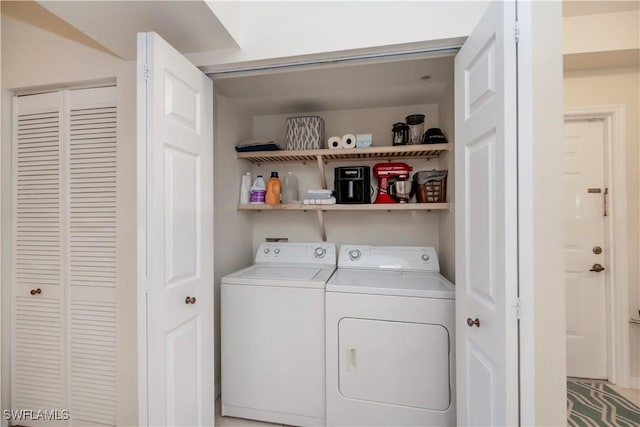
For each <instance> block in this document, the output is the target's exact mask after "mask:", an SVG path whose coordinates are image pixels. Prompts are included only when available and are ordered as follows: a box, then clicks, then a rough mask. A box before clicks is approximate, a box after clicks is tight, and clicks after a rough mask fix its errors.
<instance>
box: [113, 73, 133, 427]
mask: <svg viewBox="0 0 640 427" xmlns="http://www.w3.org/2000/svg"><path fill="white" fill-rule="evenodd" d="M117 99H118V104H117V105H118V128H117V141H118V148H117V158H118V172H117V187H116V188H117V194H116V197H117V202H116V206H117V207H118V217H117V232H116V234H117V236H118V247H117V248H118V249H117V255H116V263H117V265H118V269H117V272H116V274H117V282H116V283H117V286H116V301H118V312H117V316H116V331H117V345H118V349H119V351H117V353H116V358H117V366H118V371H117V381H116V390H117V394H118V396H117V406H116V407H117V409H118V411H117V412H118V413H117V417H116V423H117V425H121V426H127V425H136V424H137V423H138V405H137V400H138V374H137V372H138V369H137V366H138V358H137V351H136V348H137V342H138V336H137V328H136V326H135V325H136V323H137V320H138V318H137V307H138V306H137V294H138V292H137V271H138V270H137V251H136V249H137V245H136V236H137V212H136V209H135V206H136V203H137V194H136V185H135V182H136V174H137V167H136V165H137V156H136V143H137V139H136V138H137V121H136V114H137V113H136V111H137V109H136V63H135V61H130V62H126V63H124V64H123V65H122V66H121V67H120V71H119V72H118V74H117Z"/></svg>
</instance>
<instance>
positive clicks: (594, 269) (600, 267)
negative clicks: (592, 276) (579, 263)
mask: <svg viewBox="0 0 640 427" xmlns="http://www.w3.org/2000/svg"><path fill="white" fill-rule="evenodd" d="M602 270H604V267H603V266H602V265H600V264H593V267H591V270H589V271H595V272H596V273H600V272H601V271H602Z"/></svg>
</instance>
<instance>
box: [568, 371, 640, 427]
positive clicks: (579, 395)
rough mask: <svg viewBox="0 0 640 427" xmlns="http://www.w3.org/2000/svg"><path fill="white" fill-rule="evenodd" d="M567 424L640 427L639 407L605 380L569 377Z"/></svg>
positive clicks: (596, 426)
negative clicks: (601, 381)
mask: <svg viewBox="0 0 640 427" xmlns="http://www.w3.org/2000/svg"><path fill="white" fill-rule="evenodd" d="M567 425H569V426H579V427H600V426H616V427H639V426H640V408H639V407H638V406H636V405H635V404H633V403H632V402H630V401H628V400H627V399H625V398H624V397H622V396H620V395H619V394H618V393H616V392H615V391H614V390H613V389H612V388H611V387H609V386H608V385H607V384H605V383H598V382H589V381H588V380H573V379H571V380H567Z"/></svg>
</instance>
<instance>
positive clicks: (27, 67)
mask: <svg viewBox="0 0 640 427" xmlns="http://www.w3.org/2000/svg"><path fill="white" fill-rule="evenodd" d="M0 28H1V29H0V31H1V33H0V34H1V38H0V42H1V43H2V44H1V54H2V55H1V56H2V58H1V75H2V88H3V91H2V107H3V109H2V165H3V166H4V167H3V168H2V172H3V173H4V176H3V179H2V194H3V205H2V213H3V215H2V218H3V228H2V232H3V235H8V234H9V233H8V231H9V230H10V228H9V227H10V224H9V223H8V220H9V219H10V218H9V215H7V214H8V213H10V210H9V208H10V207H9V204H8V203H7V201H8V200H7V199H6V196H7V195H9V194H10V191H11V189H10V188H11V179H8V178H9V177H8V176H7V173H9V169H8V168H7V166H8V165H10V156H11V154H10V153H11V134H10V124H11V111H10V108H7V107H10V105H11V104H10V101H11V96H12V95H13V92H12V91H10V90H7V89H12V90H18V91H24V90H27V91H28V90H33V89H36V88H37V89H43V88H61V87H70V86H78V85H80V86H85V85H91V84H93V83H96V82H110V83H114V82H117V84H118V85H119V88H118V158H119V162H120V163H119V177H118V194H117V197H118V206H119V212H118V232H119V235H121V236H132V237H133V238H134V239H135V229H136V212H135V185H131V183H132V182H134V181H135V176H136V170H135V161H136V157H135V153H136V148H135V144H136V139H135V138H136V127H135V126H136V117H135V84H136V82H135V64H134V63H124V62H123V61H122V60H120V59H118V58H115V57H113V56H111V55H110V54H108V53H105V52H104V51H103V50H101V48H100V47H99V46H98V45H97V44H96V43H95V42H93V41H92V40H90V39H88V38H87V37H86V36H84V35H82V34H81V33H78V32H77V31H76V30H74V29H73V28H72V27H70V26H69V25H67V24H66V23H64V22H63V21H61V20H59V19H58V18H56V17H55V16H54V15H52V14H50V13H49V12H48V11H46V10H45V9H44V8H42V7H41V6H39V5H38V4H37V3H34V2H2V19H1V20H0ZM134 42H135V41H134ZM8 248H10V241H9V239H2V252H3V255H7V254H8V253H9V252H8ZM5 258H6V256H5ZM6 261H7V260H6V259H3V263H4V262H6ZM118 263H119V268H118V286H117V289H116V292H117V296H118V301H120V302H119V303H118V323H117V329H118V348H119V351H118V353H117V359H118V383H117V390H118V396H117V405H118V413H117V423H118V425H136V424H137V419H138V418H137V381H136V379H137V375H136V372H137V371H136V363H137V356H136V352H135V349H136V344H135V343H136V341H137V337H136V328H135V322H136V316H135V307H136V291H135V290H136V259H135V241H134V240H133V241H132V240H124V241H120V242H119V247H118ZM7 271H8V270H7V269H6V268H5V269H3V273H4V274H3V276H2V279H3V280H2V294H3V296H4V298H3V301H4V304H5V307H4V308H5V309H6V304H7V303H8V301H9V299H8V298H7V296H8V292H9V288H10V286H8V285H10V280H9V278H8V277H6V276H7V275H6V272H7ZM8 313H9V312H8V311H5V312H3V313H2V315H3V321H2V325H3V334H6V333H8V332H9V331H8V328H7V325H8V320H9V319H8ZM6 337H8V335H3V339H6ZM5 344H6V341H5ZM8 353H9V346H5V347H3V348H2V353H1V354H2V356H3V362H5V364H6V365H7V366H5V369H4V370H2V377H3V378H6V379H7V380H6V381H3V382H2V386H1V387H0V391H1V392H2V394H3V396H2V398H3V400H2V407H3V408H9V407H10V402H9V401H8V398H9V393H8V392H9V381H8V378H9V375H8V373H9V372H10V371H9V366H8V363H6V362H8V360H9V358H8V356H9V354H8ZM60 409H62V408H60ZM2 423H3V425H4V423H5V422H4V421H2Z"/></svg>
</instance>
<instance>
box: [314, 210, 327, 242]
mask: <svg viewBox="0 0 640 427" xmlns="http://www.w3.org/2000/svg"><path fill="white" fill-rule="evenodd" d="M316 213H317V214H318V224H320V237H322V241H323V242H326V241H327V232H326V230H325V229H324V211H323V210H321V209H318V210H317V211H316Z"/></svg>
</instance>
